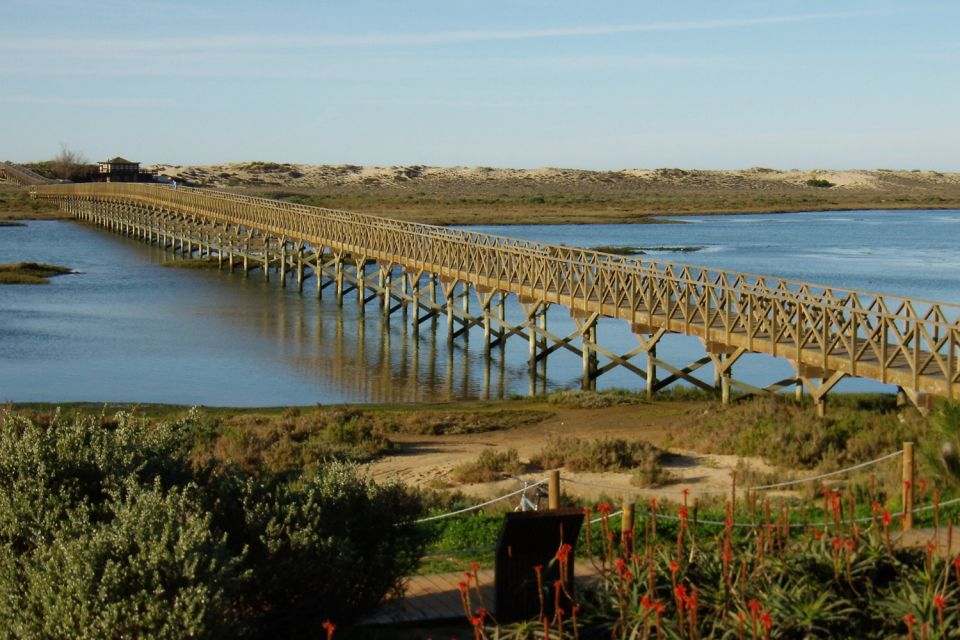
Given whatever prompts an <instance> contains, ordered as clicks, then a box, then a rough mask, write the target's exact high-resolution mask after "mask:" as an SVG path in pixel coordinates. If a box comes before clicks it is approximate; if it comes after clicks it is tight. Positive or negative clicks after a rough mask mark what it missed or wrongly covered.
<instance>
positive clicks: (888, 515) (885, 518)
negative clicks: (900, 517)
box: [880, 509, 892, 527]
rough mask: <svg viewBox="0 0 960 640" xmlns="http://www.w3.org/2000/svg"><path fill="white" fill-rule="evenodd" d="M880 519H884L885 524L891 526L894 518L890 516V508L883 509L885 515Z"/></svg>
mask: <svg viewBox="0 0 960 640" xmlns="http://www.w3.org/2000/svg"><path fill="white" fill-rule="evenodd" d="M880 519H881V520H882V521H883V526H885V527H889V526H890V520H892V518H891V517H890V510H889V509H884V510H883V516H882V517H881V518H880Z"/></svg>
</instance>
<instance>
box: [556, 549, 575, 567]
mask: <svg viewBox="0 0 960 640" xmlns="http://www.w3.org/2000/svg"><path fill="white" fill-rule="evenodd" d="M571 551H573V547H572V546H571V545H569V544H562V545H560V548H559V549H557V560H558V561H559V562H560V563H561V564H563V563H565V562H566V561H567V560H568V559H569V558H570V552H571Z"/></svg>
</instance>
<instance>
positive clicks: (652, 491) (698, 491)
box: [563, 449, 903, 495]
mask: <svg viewBox="0 0 960 640" xmlns="http://www.w3.org/2000/svg"><path fill="white" fill-rule="evenodd" d="M901 455H903V449H899V450H897V451H894V452H893V453H888V454H886V455H883V456H880V457H879V458H876V459H874V460H868V461H867V462H861V463H859V464H855V465H853V466H851V467H846V468H844V469H838V470H836V471H829V472H827V473H821V474H818V475H815V476H810V477H808V478H799V479H797V480H787V481H785V482H777V483H774V484H764V485H758V486H754V487H743V489H742V490H743V491H744V492H747V493H749V492H752V491H770V490H773V489H782V488H784V487H792V486H796V485H800V484H806V483H808V482H816V481H819V480H823V479H825V478H833V477H836V476H840V475H844V474H847V473H850V472H852V471H857V470H859V469H864V468H866V467H870V466H872V465H875V464H879V463H881V462H884V461H886V460H889V459H891V458H895V457H897V456H901ZM563 481H564V482H566V483H569V484H578V485H583V486H586V487H593V488H595V489H604V490H606V491H615V492H618V493H636V494H641V495H650V494H656V495H663V494H674V495H682V494H683V491H684V490H682V489H679V490H675V489H645V488H641V487H619V486H615V485H611V484H604V483H602V482H591V481H588V480H574V479H571V478H564V479H563ZM729 492H730V490H729V489H694V490H692V491H690V493H695V494H697V495H709V494H719V493H729Z"/></svg>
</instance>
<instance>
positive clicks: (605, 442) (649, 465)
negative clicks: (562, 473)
mask: <svg viewBox="0 0 960 640" xmlns="http://www.w3.org/2000/svg"><path fill="white" fill-rule="evenodd" d="M662 457H663V452H662V451H661V450H660V449H658V448H657V447H655V446H653V445H652V444H650V443H649V442H646V441H644V440H635V441H633V442H628V441H627V440H623V439H622V438H600V439H597V440H594V441H592V442H586V441H584V440H580V439H578V438H552V439H551V440H550V441H549V442H548V443H547V446H546V447H544V449H543V450H542V451H541V452H540V453H538V454H537V455H535V456H534V457H533V458H531V460H530V462H531V463H532V464H535V465H537V466H538V467H540V468H542V469H555V468H557V467H566V468H567V469H569V470H570V471H594V472H598V471H627V470H632V469H635V468H637V467H644V468H646V469H647V471H646V472H645V473H646V474H647V475H651V476H652V475H653V471H652V469H653V468H654V467H659V463H660V460H661V458H662Z"/></svg>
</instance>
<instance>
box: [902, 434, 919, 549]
mask: <svg viewBox="0 0 960 640" xmlns="http://www.w3.org/2000/svg"><path fill="white" fill-rule="evenodd" d="M915 487H916V482H915V481H914V471H913V443H912V442H904V443H903V530H904V531H909V530H910V529H912V528H913V496H914V492H915Z"/></svg>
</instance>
